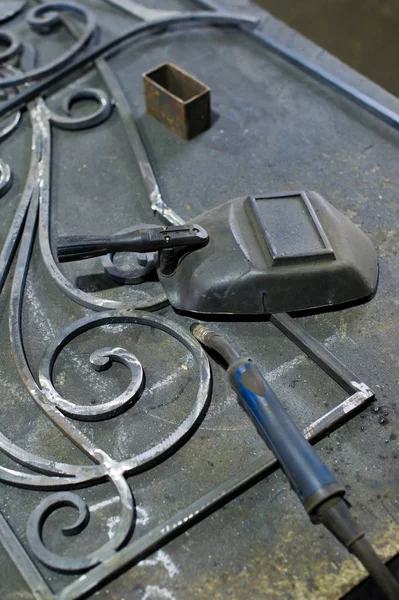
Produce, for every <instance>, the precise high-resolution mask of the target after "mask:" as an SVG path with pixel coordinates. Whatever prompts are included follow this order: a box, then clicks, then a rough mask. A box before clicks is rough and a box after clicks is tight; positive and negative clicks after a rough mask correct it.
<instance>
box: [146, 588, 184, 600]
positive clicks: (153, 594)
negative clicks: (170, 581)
mask: <svg viewBox="0 0 399 600" xmlns="http://www.w3.org/2000/svg"><path fill="white" fill-rule="evenodd" d="M142 600H176V596H175V595H174V594H172V592H170V591H169V590H167V589H166V588H161V587H159V585H147V587H146V588H145V592H144V596H143V598H142Z"/></svg>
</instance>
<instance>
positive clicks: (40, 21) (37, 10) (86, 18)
mask: <svg viewBox="0 0 399 600" xmlns="http://www.w3.org/2000/svg"><path fill="white" fill-rule="evenodd" d="M60 11H65V12H67V13H70V14H71V15H73V16H75V17H77V18H78V19H79V20H82V21H83V23H84V30H83V32H82V35H81V37H80V39H79V40H78V41H77V42H75V44H73V46H72V47H71V48H70V49H69V50H68V51H67V52H64V53H63V54H62V55H61V56H59V57H58V58H56V59H54V60H52V61H51V62H49V63H48V64H47V65H44V66H42V67H37V68H34V69H32V70H30V71H29V72H27V73H19V74H15V75H14V76H11V77H8V78H6V79H0V88H10V87H15V86H17V85H21V84H23V83H25V82H27V81H34V80H36V79H41V78H42V77H45V76H47V75H51V74H52V73H55V72H57V71H58V70H59V69H60V68H62V67H63V66H64V65H66V64H67V63H68V62H69V61H70V60H71V59H73V58H74V57H75V56H76V55H77V54H78V53H79V52H80V50H81V49H82V48H83V47H84V46H85V45H86V44H87V43H88V41H89V40H90V38H91V37H92V35H93V33H94V31H95V29H96V19H95V16H94V14H93V13H92V12H91V10H90V9H88V8H86V7H85V6H83V5H81V4H77V3H75V2H46V3H45V4H41V5H39V6H35V7H34V8H32V10H31V11H30V12H29V14H28V16H27V22H28V24H29V25H30V27H31V28H32V29H33V30H34V31H37V32H38V33H42V34H44V33H48V32H49V31H51V30H52V29H53V28H54V27H56V26H57V25H59V24H60V23H61V22H62V21H61V14H60ZM0 41H2V42H3V44H6V45H7V46H8V47H7V48H6V49H5V50H4V51H3V52H2V53H0V63H1V62H4V61H6V60H9V59H10V58H11V57H13V56H15V55H16V54H17V53H18V52H21V51H22V44H21V43H20V41H19V40H18V39H17V38H16V37H15V36H14V35H13V34H11V33H8V32H2V33H1V36H0Z"/></svg>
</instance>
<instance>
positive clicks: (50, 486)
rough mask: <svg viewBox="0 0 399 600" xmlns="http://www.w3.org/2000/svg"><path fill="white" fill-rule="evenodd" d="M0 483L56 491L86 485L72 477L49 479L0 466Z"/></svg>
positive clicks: (28, 488)
mask: <svg viewBox="0 0 399 600" xmlns="http://www.w3.org/2000/svg"><path fill="white" fill-rule="evenodd" d="M103 479H104V477H103V478H100V477H99V478H97V479H94V478H92V479H91V480H90V483H95V482H100V481H101V480H103ZM0 481H2V482H3V483H6V484H8V485H12V486H14V487H18V488H23V489H26V490H41V489H45V490H58V489H62V488H73V487H75V486H76V487H84V486H85V485H87V483H84V482H82V481H80V482H79V481H78V480H77V479H75V478H74V477H59V476H57V477H51V476H47V475H33V474H32V473H22V472H20V471H14V470H13V469H7V468H6V467H3V466H0Z"/></svg>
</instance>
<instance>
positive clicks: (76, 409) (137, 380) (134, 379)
mask: <svg viewBox="0 0 399 600" xmlns="http://www.w3.org/2000/svg"><path fill="white" fill-rule="evenodd" d="M74 337H76V335H75V331H74V326H73V325H72V327H68V328H67V330H64V331H63V332H62V333H60V335H58V336H57V337H56V339H55V340H54V342H53V343H52V344H51V345H50V347H49V348H48V350H47V352H46V354H45V355H44V358H43V361H42V365H41V367H40V370H39V381H40V386H41V388H42V392H43V394H44V395H45V396H46V398H47V400H48V401H49V402H50V403H51V404H54V406H56V407H57V408H58V409H59V410H60V411H61V412H62V413H63V414H64V415H66V416H67V417H70V418H71V419H77V420H79V421H101V420H104V419H110V418H111V417H114V416H116V415H118V414H120V413H121V412H124V411H125V410H127V409H128V408H129V407H130V406H132V404H133V402H134V401H135V400H136V399H137V397H138V395H139V393H140V391H141V390H142V388H143V385H144V372H143V367H142V366H141V363H140V361H139V360H138V359H137V358H136V357H135V356H134V355H133V354H131V353H130V352H128V351H127V350H124V349H123V348H103V349H102V350H97V351H96V352H94V353H93V354H92V355H91V357H90V362H91V364H92V365H93V367H94V368H95V369H96V370H97V371H103V370H104V369H107V368H108V367H109V366H110V365H111V363H113V362H119V363H121V364H122V365H125V366H126V367H127V368H128V369H129V371H130V373H131V381H130V383H129V385H128V387H127V388H126V390H125V391H124V392H123V393H122V394H120V396H118V397H117V398H114V399H113V400H109V401H108V402H104V403H102V404H100V405H96V406H86V405H77V404H75V403H74V402H71V401H70V400H65V398H62V396H60V394H58V392H57V391H56V390H55V388H54V385H53V383H52V370H53V367H54V364H55V361H56V360H57V357H58V356H59V354H60V352H61V351H62V349H63V348H65V346H66V345H67V344H68V342H69V341H70V340H72V339H73V338H74Z"/></svg>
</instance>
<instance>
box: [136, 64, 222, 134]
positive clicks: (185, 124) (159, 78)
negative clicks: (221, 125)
mask: <svg viewBox="0 0 399 600" xmlns="http://www.w3.org/2000/svg"><path fill="white" fill-rule="evenodd" d="M143 82H144V94H145V101H146V107H147V113H148V114H149V115H151V116H153V117H155V118H156V119H157V120H158V121H160V122H161V123H163V124H164V125H166V126H167V127H169V129H171V130H172V131H174V132H175V133H177V134H178V135H180V137H182V138H184V139H186V140H189V139H191V138H193V137H195V136H196V135H198V134H200V133H202V132H203V131H205V130H206V129H209V127H210V126H211V90H210V88H209V87H208V86H207V85H205V84H204V83H202V81H199V80H198V79H196V78H195V77H192V75H190V74H189V73H186V71H183V69H180V68H179V67H177V66H176V65H174V64H172V63H163V64H161V65H159V66H158V67H156V68H155V69H151V71H147V72H146V73H143Z"/></svg>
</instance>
